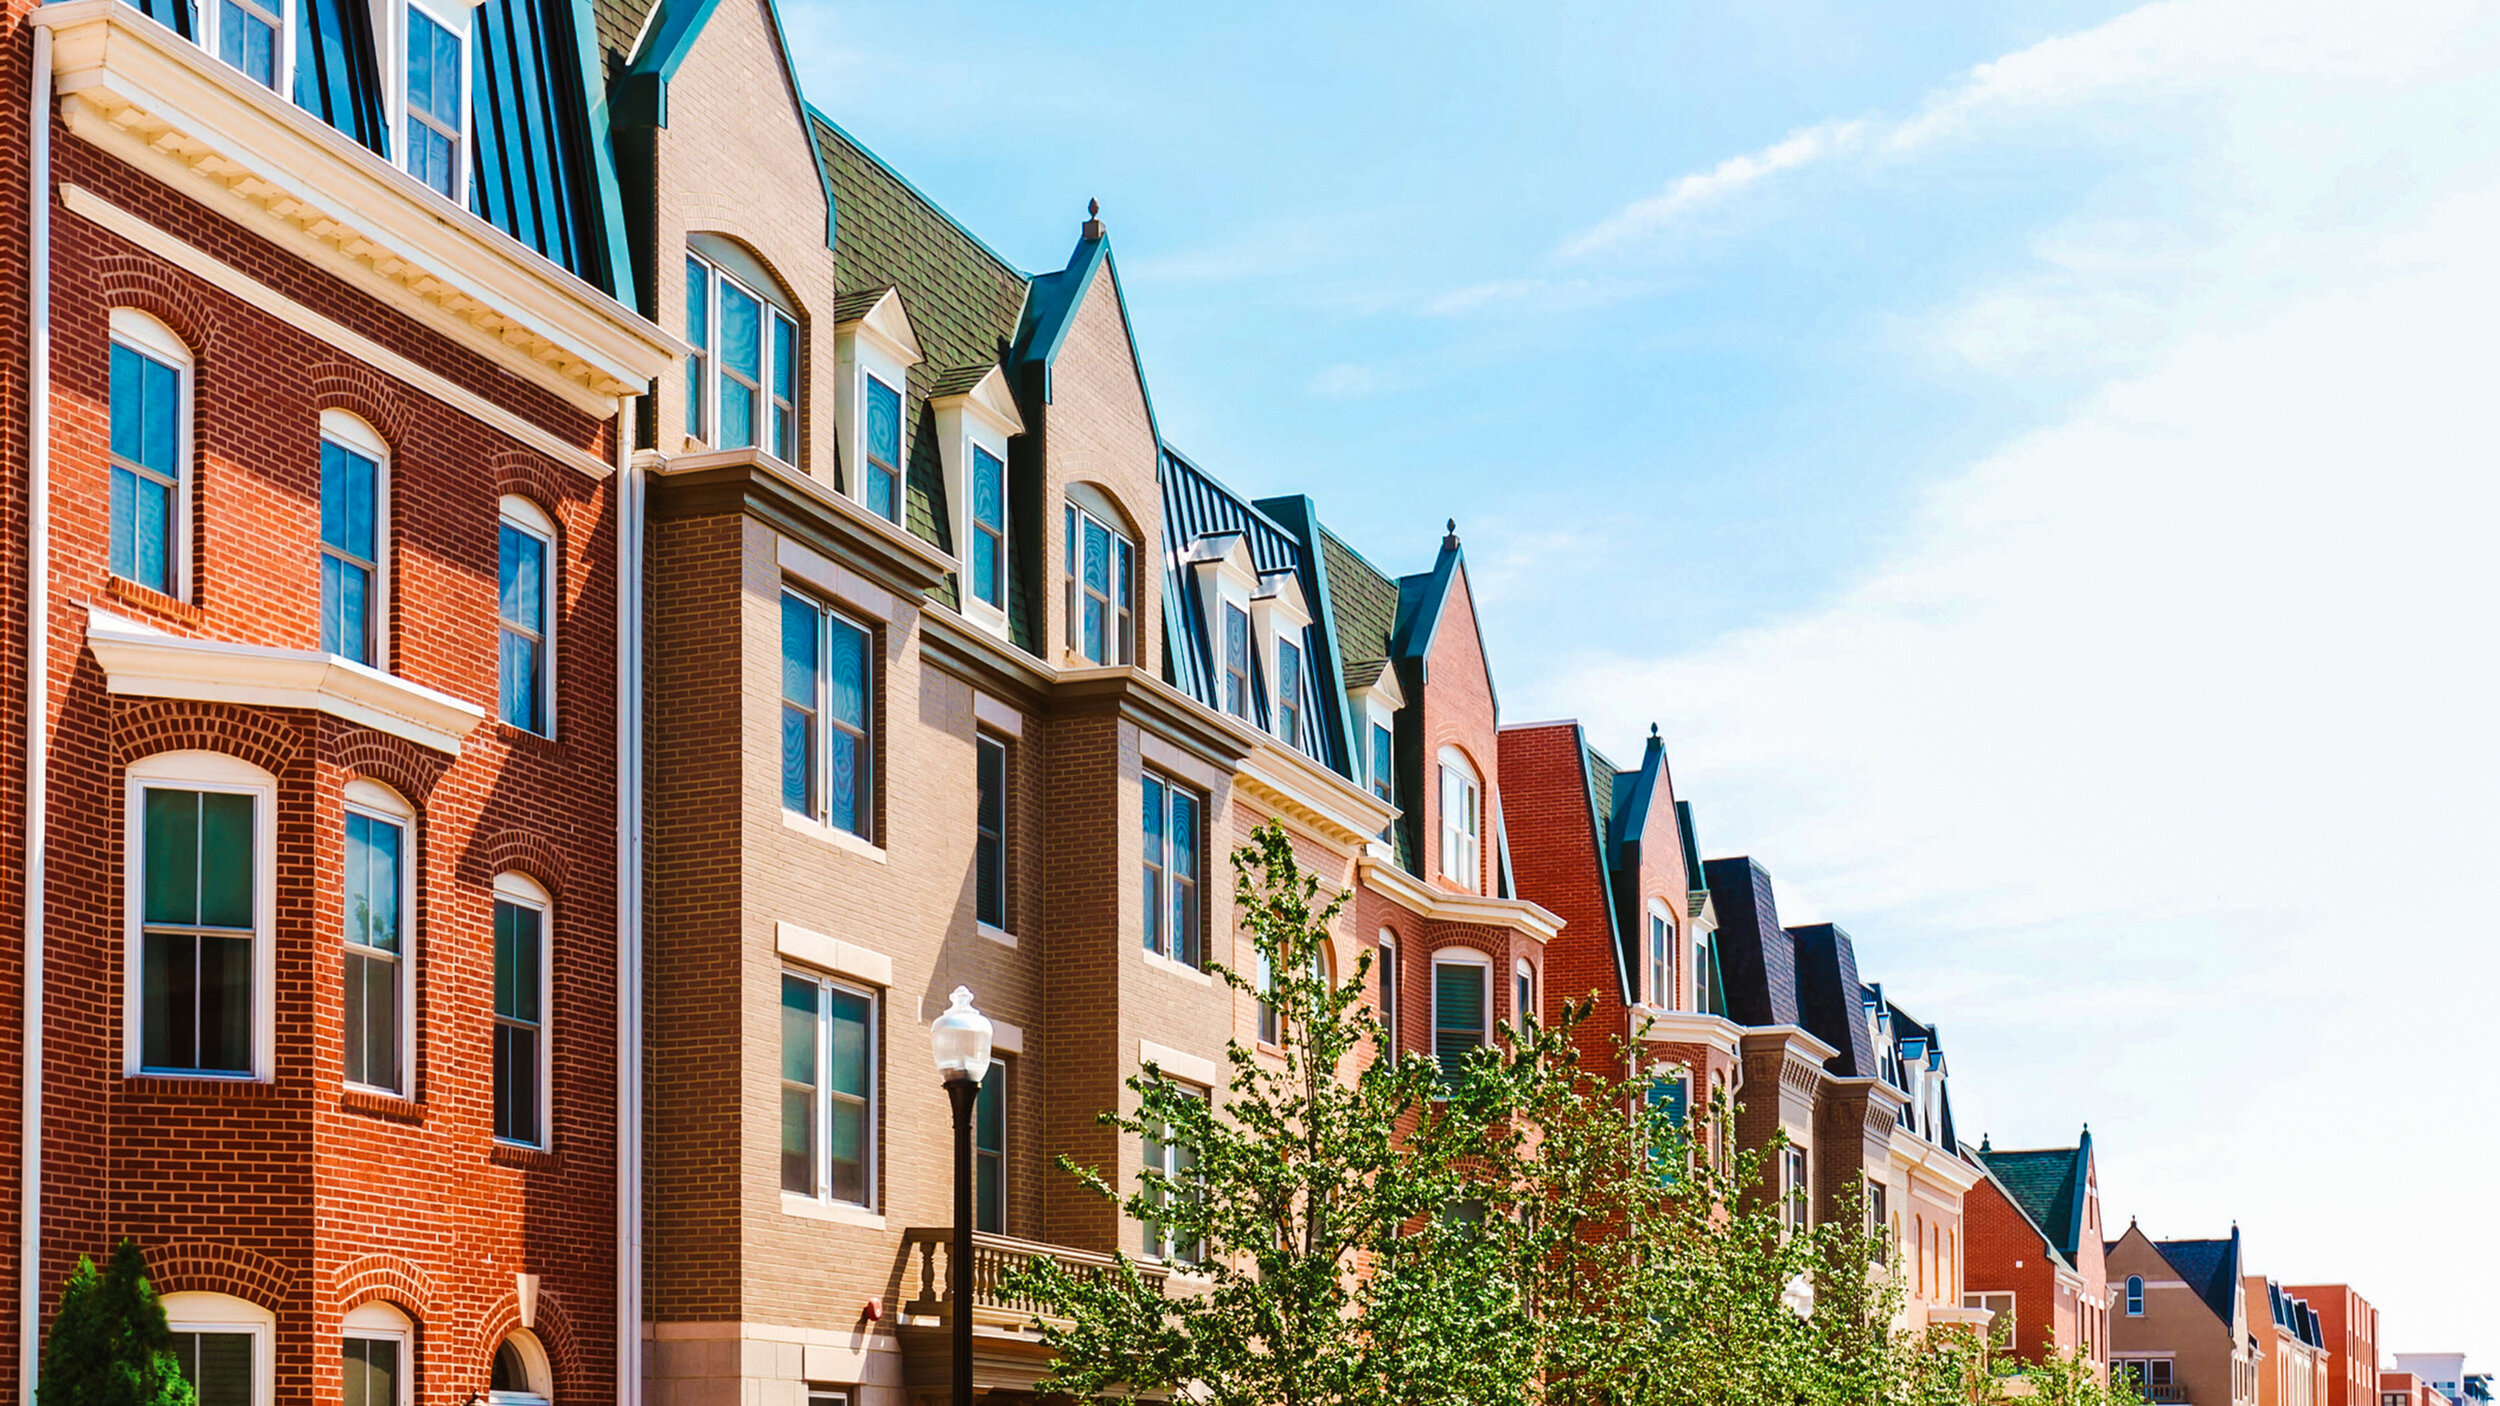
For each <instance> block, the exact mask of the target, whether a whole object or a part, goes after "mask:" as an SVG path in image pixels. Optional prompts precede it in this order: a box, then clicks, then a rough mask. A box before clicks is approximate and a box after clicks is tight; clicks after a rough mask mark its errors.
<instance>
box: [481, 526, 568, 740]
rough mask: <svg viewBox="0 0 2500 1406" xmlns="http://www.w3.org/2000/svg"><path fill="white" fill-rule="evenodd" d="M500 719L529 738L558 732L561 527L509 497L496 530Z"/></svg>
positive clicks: (496, 608)
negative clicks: (557, 583)
mask: <svg viewBox="0 0 2500 1406" xmlns="http://www.w3.org/2000/svg"><path fill="white" fill-rule="evenodd" d="M496 543H497V544H496V549H495V601H496V604H495V615H496V621H497V624H496V640H497V649H498V650H499V651H500V654H501V662H500V670H501V681H500V685H499V689H498V699H497V716H499V717H501V718H502V719H503V720H504V721H505V722H506V723H509V724H511V725H512V726H514V727H517V728H519V729H521V730H522V731H524V732H535V733H537V734H539V735H540V736H547V735H549V734H552V733H553V732H554V731H555V726H554V724H555V667H554V664H555V631H554V621H555V609H554V606H555V600H556V591H555V589H554V587H555V579H556V566H557V563H558V561H559V560H560V559H559V558H558V557H557V555H556V525H555V522H554V520H553V519H551V518H549V517H548V516H547V515H546V514H545V513H543V512H540V511H539V510H538V505H537V504H535V503H532V502H531V501H529V500H528V499H526V498H519V497H513V496H510V495H507V496H506V497H505V498H504V500H503V503H502V510H501V514H500V516H499V518H498V520H497V525H496Z"/></svg>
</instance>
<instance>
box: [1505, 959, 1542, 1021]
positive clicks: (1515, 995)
mask: <svg viewBox="0 0 2500 1406" xmlns="http://www.w3.org/2000/svg"><path fill="white" fill-rule="evenodd" d="M1510 995H1511V1006H1510V1022H1511V1024H1512V1025H1513V1026H1515V1027H1517V1028H1518V1029H1521V1030H1525V1029H1527V1028H1528V1021H1529V1018H1530V1017H1532V1016H1535V1015H1536V1014H1538V1011H1537V1005H1536V968H1534V967H1532V966H1530V965H1528V959H1527V958H1525V957H1522V958H1520V959H1519V961H1518V964H1517V966H1515V967H1514V968H1513V969H1512V971H1511V993H1510Z"/></svg>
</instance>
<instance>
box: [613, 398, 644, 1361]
mask: <svg viewBox="0 0 2500 1406" xmlns="http://www.w3.org/2000/svg"><path fill="white" fill-rule="evenodd" d="M634 400H635V398H634V397H632V396H620V397H618V399H617V402H616V492H617V507H618V515H617V518H618V529H617V542H616V558H617V560H616V615H617V623H616V630H617V650H616V720H617V767H616V1004H617V1022H616V1246H617V1249H616V1254H617V1260H616V1400H617V1406H641V1403H642V575H643V560H642V550H643V549H642V535H643V520H642V514H643V492H642V490H643V470H642V466H641V465H640V464H638V463H637V462H635V458H636V456H635V454H634V448H633V433H632V426H633V415H634Z"/></svg>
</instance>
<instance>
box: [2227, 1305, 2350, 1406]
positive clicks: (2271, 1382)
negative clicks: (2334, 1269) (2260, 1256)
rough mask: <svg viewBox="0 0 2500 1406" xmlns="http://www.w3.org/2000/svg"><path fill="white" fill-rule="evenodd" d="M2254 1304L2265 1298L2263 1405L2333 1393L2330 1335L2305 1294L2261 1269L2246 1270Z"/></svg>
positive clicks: (2299, 1402) (2311, 1401)
mask: <svg viewBox="0 0 2500 1406" xmlns="http://www.w3.org/2000/svg"><path fill="white" fill-rule="evenodd" d="M2245 1287H2246V1289H2247V1294H2248V1301H2249V1303H2250V1304H2251V1305H2256V1304H2260V1303H2262V1304H2263V1305H2264V1306H2265V1315H2264V1317H2263V1318H2262V1319H2261V1320H2260V1321H2259V1323H2258V1327H2257V1337H2258V1342H2259V1344H2260V1345H2261V1347H2262V1350H2263V1352H2264V1354H2265V1355H2264V1360H2263V1363H2262V1365H2261V1367H2260V1370H2259V1372H2258V1376H2257V1400H2258V1402H2259V1403H2260V1406H2318V1403H2319V1402H2321V1401H2324V1400H2325V1399H2326V1397H2327V1394H2328V1387H2327V1381H2328V1375H2329V1362H2328V1353H2327V1350H2326V1338H2325V1335H2324V1333H2323V1332H2322V1331H2321V1330H2320V1329H2319V1326H2318V1317H2317V1315H2316V1314H2315V1313H2313V1312H2311V1311H2310V1308H2309V1304H2308V1302H2307V1301H2306V1300H2304V1299H2302V1298H2300V1297H2298V1296H2297V1295H2294V1294H2290V1293H2286V1292H2285V1291H2284V1289H2283V1286H2282V1285H2280V1284H2277V1283H2275V1282H2274V1281H2273V1280H2271V1279H2268V1278H2266V1277H2265V1276H2264V1275H2262V1274H2252V1275H2249V1276H2247V1279H2246V1283H2245Z"/></svg>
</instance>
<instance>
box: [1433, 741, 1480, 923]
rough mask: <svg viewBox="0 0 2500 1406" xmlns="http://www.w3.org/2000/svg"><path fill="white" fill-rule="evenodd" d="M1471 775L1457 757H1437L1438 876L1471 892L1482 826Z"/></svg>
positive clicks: (1476, 885)
mask: <svg viewBox="0 0 2500 1406" xmlns="http://www.w3.org/2000/svg"><path fill="white" fill-rule="evenodd" d="M1482 808H1483V803H1482V799H1481V793H1480V792H1479V791H1478V790H1477V789H1476V775H1475V771H1474V770H1473V769H1472V768H1470V767H1469V766H1468V765H1467V764H1466V762H1465V761H1463V760H1461V759H1460V758H1459V756H1458V754H1457V753H1455V752H1452V751H1448V750H1444V751H1443V752H1442V754H1441V875H1442V877H1443V878H1446V879H1449V880H1451V881H1452V882H1454V883H1456V884H1457V885H1458V886H1459V887H1461V888H1464V889H1468V890H1470V891H1473V890H1475V889H1477V888H1479V887H1480V886H1481V880H1480V875H1481V873H1482V856H1483V832H1484V822H1483V817H1482V814H1481V812H1482Z"/></svg>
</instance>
